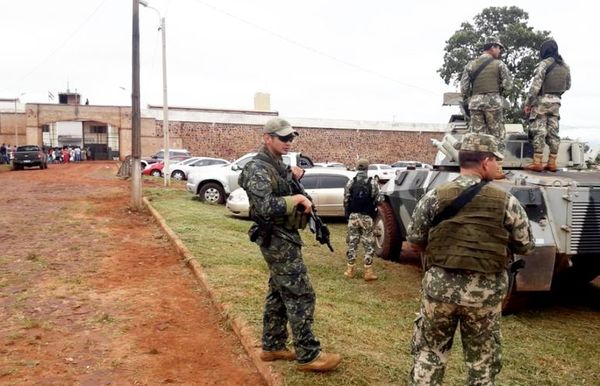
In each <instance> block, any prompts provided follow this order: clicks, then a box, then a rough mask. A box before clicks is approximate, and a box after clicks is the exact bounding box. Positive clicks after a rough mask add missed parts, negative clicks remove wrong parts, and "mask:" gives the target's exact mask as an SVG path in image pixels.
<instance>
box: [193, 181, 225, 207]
mask: <svg viewBox="0 0 600 386" xmlns="http://www.w3.org/2000/svg"><path fill="white" fill-rule="evenodd" d="M198 195H199V196H200V201H205V202H208V203H211V204H223V203H225V191H224V190H223V187H222V186H221V185H219V184H217V183H214V182H209V183H208V184H206V185H204V186H202V187H201V188H200V191H199V192H198Z"/></svg>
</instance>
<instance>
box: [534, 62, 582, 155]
mask: <svg viewBox="0 0 600 386" xmlns="http://www.w3.org/2000/svg"><path fill="white" fill-rule="evenodd" d="M552 63H554V58H546V59H544V60H542V61H541V62H539V63H538V65H537V67H536V69H535V74H534V76H533V80H532V81H531V87H529V92H528V93H527V100H526V101H525V104H526V105H528V106H532V109H531V113H530V115H529V120H530V127H529V130H530V135H531V137H532V138H533V149H534V153H543V152H544V146H545V144H548V147H549V148H550V153H551V154H557V153H558V146H559V145H560V137H559V135H558V121H559V120H560V114H559V109H560V101H561V98H560V96H559V95H555V94H542V95H540V93H541V91H542V85H543V84H544V79H545V78H546V70H547V69H548V67H549V66H550V65H551V64H552ZM564 66H566V67H567V69H568V68H569V66H567V64H566V63H565V64H564ZM570 88H571V74H570V70H569V75H568V76H567V90H568V89H570Z"/></svg>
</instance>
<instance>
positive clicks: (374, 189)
mask: <svg viewBox="0 0 600 386" xmlns="http://www.w3.org/2000/svg"><path fill="white" fill-rule="evenodd" d="M368 168H369V160H367V159H360V160H358V162H357V164H356V170H357V171H358V172H357V173H356V176H355V177H354V178H353V179H351V180H350V181H348V183H347V184H346V187H345V189H344V208H345V210H346V215H347V217H348V235H347V237H346V242H347V243H348V251H347V252H346V258H347V266H346V271H345V272H344V276H346V277H347V278H353V277H354V262H355V261H356V252H357V249H358V244H359V243H360V242H361V240H362V243H363V246H364V248H365V259H364V264H365V271H364V276H363V277H364V279H365V280H366V281H371V280H377V276H376V275H375V273H374V272H373V254H374V253H375V237H374V236H373V218H374V217H375V213H376V211H377V204H379V203H380V202H381V201H383V196H382V195H381V194H380V192H379V185H378V184H377V181H375V180H374V179H373V178H369V177H368V176H367V169H368Z"/></svg>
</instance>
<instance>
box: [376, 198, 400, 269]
mask: <svg viewBox="0 0 600 386" xmlns="http://www.w3.org/2000/svg"><path fill="white" fill-rule="evenodd" d="M373 235H374V236H375V253H376V254H377V256H379V257H381V258H382V259H385V260H398V259H399V258H400V251H401V250H402V241H403V240H402V238H401V237H400V231H399V230H398V224H396V218H395V217H394V210H393V209H392V206H391V205H390V204H389V203H388V202H383V203H381V204H379V206H378V210H377V217H375V222H374V224H373Z"/></svg>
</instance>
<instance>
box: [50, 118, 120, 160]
mask: <svg viewBox="0 0 600 386" xmlns="http://www.w3.org/2000/svg"><path fill="white" fill-rule="evenodd" d="M42 144H43V145H44V146H45V147H52V148H57V147H58V148H63V147H64V146H67V147H71V148H74V147H80V148H81V149H82V150H88V152H87V154H89V155H90V159H91V160H113V159H118V158H119V130H118V128H117V127H113V126H111V125H109V124H106V123H102V122H96V121H62V122H52V123H49V124H45V125H42Z"/></svg>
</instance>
